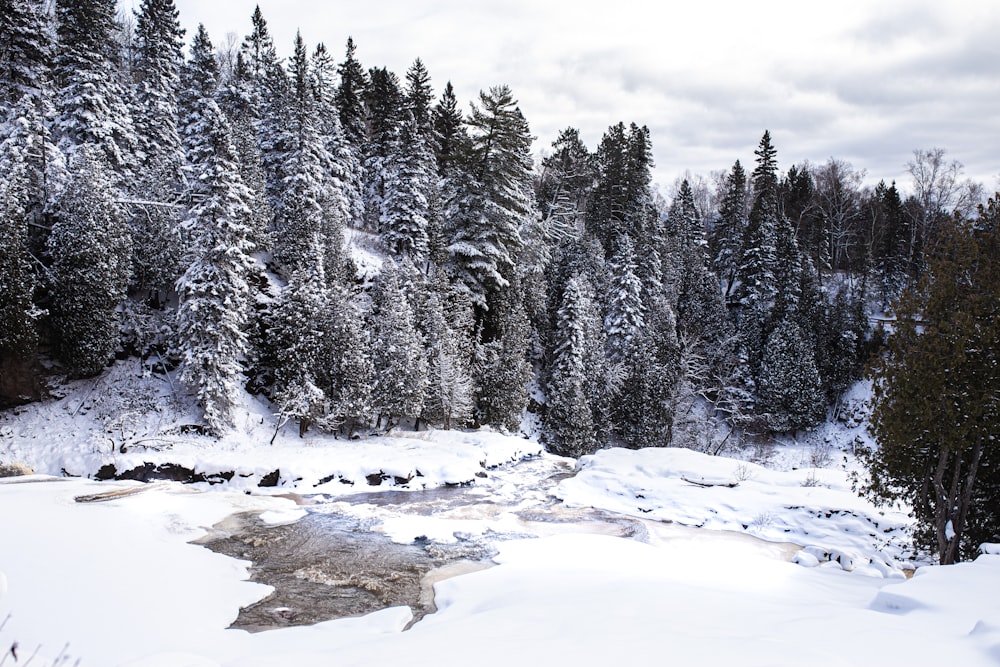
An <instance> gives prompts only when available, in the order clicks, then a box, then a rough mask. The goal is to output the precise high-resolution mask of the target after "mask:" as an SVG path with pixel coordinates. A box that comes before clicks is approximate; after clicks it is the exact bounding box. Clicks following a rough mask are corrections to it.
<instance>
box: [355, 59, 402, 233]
mask: <svg viewBox="0 0 1000 667" xmlns="http://www.w3.org/2000/svg"><path fill="white" fill-rule="evenodd" d="M364 101H365V111H366V112H367V120H368V138H367V141H366V142H365V145H364V150H363V154H364V169H363V171H364V190H363V193H364V199H365V227H367V228H368V229H370V230H372V231H381V227H380V226H379V225H380V221H381V220H380V219H381V216H382V214H383V212H384V206H385V197H386V183H385V179H386V176H387V174H386V171H388V170H389V169H390V168H391V167H390V166H389V161H390V156H391V155H393V154H394V153H396V152H397V151H398V150H400V149H399V142H400V129H401V125H402V123H403V120H404V111H405V110H404V108H403V104H404V98H403V90H402V88H401V87H400V83H399V77H397V76H396V75H395V74H394V73H392V72H390V71H389V70H388V69H386V68H385V67H373V68H372V69H371V70H369V72H368V87H367V88H366V89H365V97H364Z"/></svg>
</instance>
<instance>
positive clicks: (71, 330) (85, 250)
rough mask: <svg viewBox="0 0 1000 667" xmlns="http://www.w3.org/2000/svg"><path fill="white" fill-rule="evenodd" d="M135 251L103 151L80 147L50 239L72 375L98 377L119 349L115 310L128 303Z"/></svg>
mask: <svg viewBox="0 0 1000 667" xmlns="http://www.w3.org/2000/svg"><path fill="white" fill-rule="evenodd" d="M131 251H132V243H131V238H130V236H129V233H128V225H127V224H126V221H125V218H124V215H123V213H122V211H121V208H120V207H119V205H118V204H117V203H116V192H115V188H114V186H113V185H112V183H111V175H110V170H109V168H108V167H107V165H106V164H105V162H104V154H103V151H101V150H100V148H99V147H97V146H93V145H88V144H85V145H83V146H80V147H79V148H78V149H77V150H76V151H75V152H74V158H73V161H72V163H71V173H70V181H69V183H68V185H67V187H66V190H65V191H64V192H63V193H62V196H61V197H60V203H59V209H58V213H57V222H56V224H55V225H54V226H53V227H52V233H51V235H50V236H49V239H48V252H49V255H50V257H51V258H52V267H51V281H52V285H51V289H52V307H51V309H50V310H51V314H52V325H53V329H54V333H55V338H56V344H57V350H58V354H59V358H60V360H61V361H62V362H63V364H65V366H66V368H67V370H68V371H69V373H70V375H73V376H76V377H89V376H92V375H96V374H97V373H99V372H100V371H101V370H102V369H103V368H104V366H105V364H107V363H108V362H109V361H110V360H111V358H112V356H113V355H114V352H115V350H116V349H117V347H118V315H117V313H116V309H117V308H118V306H119V304H120V303H121V302H122V301H123V300H124V299H125V289H126V287H127V286H128V281H129V269H130V267H131Z"/></svg>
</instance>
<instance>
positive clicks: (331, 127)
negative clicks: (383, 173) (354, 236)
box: [311, 44, 365, 227]
mask: <svg viewBox="0 0 1000 667" xmlns="http://www.w3.org/2000/svg"><path fill="white" fill-rule="evenodd" d="M311 71H312V81H313V99H314V102H315V105H316V117H317V119H318V122H317V129H318V131H319V134H320V136H321V137H322V138H323V141H324V148H325V150H326V153H327V155H329V160H330V161H329V163H328V164H327V165H326V170H327V172H328V173H327V174H326V178H327V180H328V182H329V190H330V197H331V200H330V201H328V202H327V204H326V208H327V209H332V210H331V211H329V212H331V213H333V216H330V215H328V216H327V217H328V218H329V217H336V218H337V219H339V220H341V221H342V224H343V225H344V226H345V227H346V226H360V225H361V223H362V220H363V218H364V212H365V209H364V206H365V204H364V199H363V197H362V194H361V187H362V184H361V180H360V179H361V165H360V164H359V163H358V156H357V154H356V153H355V151H354V150H353V149H352V147H351V146H350V144H349V143H348V141H347V138H346V137H345V135H344V129H343V127H341V125H340V113H339V111H338V109H337V98H336V95H337V85H336V78H337V65H336V63H334V61H333V57H332V56H331V55H330V53H329V52H328V51H327V50H326V47H325V46H324V45H323V44H319V45H318V46H317V47H316V51H315V52H314V53H313V57H312V67H311Z"/></svg>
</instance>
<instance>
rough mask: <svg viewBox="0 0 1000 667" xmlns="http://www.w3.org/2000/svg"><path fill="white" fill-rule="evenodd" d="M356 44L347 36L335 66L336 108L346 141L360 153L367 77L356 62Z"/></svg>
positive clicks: (362, 143)
mask: <svg viewBox="0 0 1000 667" xmlns="http://www.w3.org/2000/svg"><path fill="white" fill-rule="evenodd" d="M356 53H357V46H355V44H354V40H353V39H352V38H350V37H348V38H347V49H346V53H345V55H344V62H342V63H340V65H339V66H338V67H337V73H338V74H340V85H339V86H338V87H337V95H336V100H337V110H338V111H339V113H340V126H341V127H342V128H343V129H344V136H345V137H346V138H347V142H348V143H349V144H350V145H351V146H352V147H353V148H354V149H355V150H356V151H358V154H359V155H360V151H361V148H362V147H363V146H364V143H365V139H366V137H367V133H366V131H365V106H364V96H365V90H366V89H367V87H368V77H367V75H366V74H365V70H364V68H363V67H362V66H361V63H360V62H358V59H357V56H356V55H355V54H356Z"/></svg>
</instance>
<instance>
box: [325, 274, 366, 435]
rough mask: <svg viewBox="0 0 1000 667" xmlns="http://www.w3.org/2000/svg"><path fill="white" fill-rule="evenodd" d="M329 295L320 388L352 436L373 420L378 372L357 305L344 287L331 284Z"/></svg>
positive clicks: (332, 410) (332, 409)
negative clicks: (357, 429) (373, 404)
mask: <svg viewBox="0 0 1000 667" xmlns="http://www.w3.org/2000/svg"><path fill="white" fill-rule="evenodd" d="M328 282H330V281H329V279H328ZM327 294H328V302H327V303H328V307H327V312H326V313H325V314H324V316H323V317H322V321H323V322H324V323H325V324H324V328H325V330H326V332H327V334H326V338H325V340H324V342H323V347H322V357H321V359H320V364H319V377H320V379H321V384H320V386H321V388H322V389H323V391H324V392H325V393H326V395H327V397H328V398H329V400H330V410H331V412H332V413H333V414H334V415H335V416H336V417H337V420H338V421H339V422H341V423H343V424H344V425H345V426H346V430H347V432H348V434H350V433H352V432H353V431H354V429H355V428H357V427H358V426H360V425H362V424H367V423H369V422H370V420H371V416H372V409H373V408H372V388H373V385H374V372H375V370H374V367H373V365H372V357H371V351H370V350H371V346H370V340H369V336H368V330H367V329H366V328H365V326H364V317H363V316H362V314H361V311H360V309H359V308H358V305H357V303H355V301H354V299H353V298H352V296H351V294H350V292H349V291H348V289H347V288H346V287H344V286H343V285H341V284H337V283H334V284H332V285H330V287H329V288H328V292H327Z"/></svg>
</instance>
